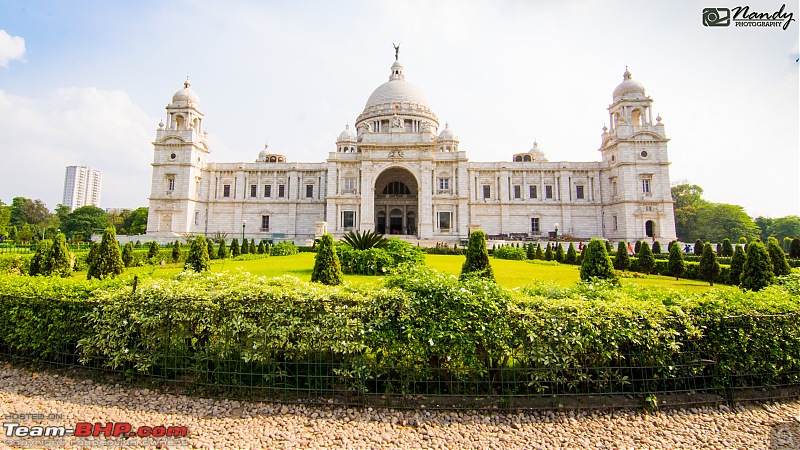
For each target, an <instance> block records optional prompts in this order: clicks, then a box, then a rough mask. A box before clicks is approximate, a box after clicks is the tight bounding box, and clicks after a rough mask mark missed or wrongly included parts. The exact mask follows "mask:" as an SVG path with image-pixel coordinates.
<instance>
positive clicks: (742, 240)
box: [739, 236, 747, 245]
mask: <svg viewBox="0 0 800 450" xmlns="http://www.w3.org/2000/svg"><path fill="white" fill-rule="evenodd" d="M739 244H741V245H747V238H746V237H744V236H742V237H740V238H739Z"/></svg>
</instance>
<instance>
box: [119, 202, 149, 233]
mask: <svg viewBox="0 0 800 450" xmlns="http://www.w3.org/2000/svg"><path fill="white" fill-rule="evenodd" d="M147 212H148V209H147V207H146V206H142V207H140V208H136V209H134V210H133V211H131V212H130V213H129V214H127V215H126V216H125V218H124V220H123V222H122V227H123V228H124V229H126V230H128V234H144V233H145V232H146V231H147Z"/></svg>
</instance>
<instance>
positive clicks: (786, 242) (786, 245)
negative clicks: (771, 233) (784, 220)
mask: <svg viewBox="0 0 800 450" xmlns="http://www.w3.org/2000/svg"><path fill="white" fill-rule="evenodd" d="M781 248H782V249H783V250H784V251H785V252H786V253H789V251H790V250H791V249H792V238H790V237H789V236H786V237H784V238H783V245H781Z"/></svg>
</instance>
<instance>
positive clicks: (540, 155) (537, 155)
mask: <svg viewBox="0 0 800 450" xmlns="http://www.w3.org/2000/svg"><path fill="white" fill-rule="evenodd" d="M531 161H547V157H546V156H545V154H544V150H542V148H541V147H539V143H538V142H537V141H536V139H534V140H533V147H531V149H530V150H528V152H527V153H517V154H515V155H514V162H531Z"/></svg>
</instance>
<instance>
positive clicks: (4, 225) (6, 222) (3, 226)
mask: <svg viewBox="0 0 800 450" xmlns="http://www.w3.org/2000/svg"><path fill="white" fill-rule="evenodd" d="M10 226H11V207H10V206H8V205H6V204H5V203H3V202H2V201H0V238H3V239H5V238H7V237H8V229H9V227H10Z"/></svg>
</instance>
